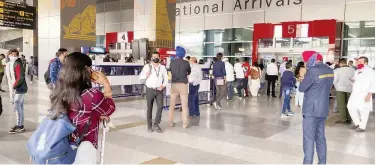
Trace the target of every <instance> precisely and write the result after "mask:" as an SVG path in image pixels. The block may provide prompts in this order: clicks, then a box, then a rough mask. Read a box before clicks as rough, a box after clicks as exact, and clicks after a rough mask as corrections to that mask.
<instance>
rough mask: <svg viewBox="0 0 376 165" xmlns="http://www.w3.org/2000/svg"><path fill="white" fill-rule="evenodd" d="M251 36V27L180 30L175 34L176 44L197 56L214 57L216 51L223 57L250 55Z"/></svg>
mask: <svg viewBox="0 0 376 165" xmlns="http://www.w3.org/2000/svg"><path fill="white" fill-rule="evenodd" d="M252 37H253V28H251V27H246V28H233V29H216V30H205V31H194V32H193V31H192V32H180V33H178V34H176V45H180V46H182V47H184V48H185V49H187V52H188V54H189V55H191V56H197V57H214V56H215V55H216V54H217V53H218V52H222V53H223V54H224V56H225V57H235V56H236V57H245V56H246V57H250V56H251V55H252Z"/></svg>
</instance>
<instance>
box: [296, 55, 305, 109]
mask: <svg viewBox="0 0 376 165" xmlns="http://www.w3.org/2000/svg"><path fill="white" fill-rule="evenodd" d="M306 72H307V70H306V68H305V64H304V62H303V61H300V62H299V63H298V65H297V66H296V68H295V72H294V74H295V77H296V79H297V81H296V86H297V89H299V85H300V83H301V82H302V81H303V79H304V76H305V74H306ZM303 99H304V93H302V92H299V90H296V93H295V106H297V107H302V106H303Z"/></svg>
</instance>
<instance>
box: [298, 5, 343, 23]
mask: <svg viewBox="0 0 376 165" xmlns="http://www.w3.org/2000/svg"><path fill="white" fill-rule="evenodd" d="M344 12H345V4H336V5H322V6H303V12H302V20H303V21H310V20H322V19H337V20H340V21H341V20H344V19H345V18H344Z"/></svg>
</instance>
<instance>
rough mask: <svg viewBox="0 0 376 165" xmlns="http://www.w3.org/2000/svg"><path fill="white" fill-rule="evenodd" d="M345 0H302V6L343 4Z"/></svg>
mask: <svg viewBox="0 0 376 165" xmlns="http://www.w3.org/2000/svg"><path fill="white" fill-rule="evenodd" d="M344 3H346V0H303V6H314V5H332V4H344Z"/></svg>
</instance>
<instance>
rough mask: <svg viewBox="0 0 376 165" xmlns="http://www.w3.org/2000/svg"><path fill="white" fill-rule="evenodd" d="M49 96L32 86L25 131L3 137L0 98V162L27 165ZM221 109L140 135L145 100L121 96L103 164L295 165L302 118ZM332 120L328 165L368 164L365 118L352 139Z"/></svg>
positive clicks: (253, 104)
mask: <svg viewBox="0 0 376 165" xmlns="http://www.w3.org/2000/svg"><path fill="white" fill-rule="evenodd" d="M48 93H49V91H48V90H47V89H46V88H45V87H43V86H39V87H38V86H37V85H31V86H30V91H29V93H28V95H27V98H26V101H27V104H26V105H25V111H26V115H25V116H26V119H25V120H26V124H25V125H26V129H27V132H26V133H23V134H18V135H9V134H8V133H7V131H8V129H9V128H10V127H11V126H12V125H13V124H14V123H15V122H14V112H13V111H12V108H11V105H10V104H9V95H8V93H4V94H2V97H3V105H4V114H3V115H2V116H1V117H0V146H1V149H0V164H15V163H18V164H19V163H28V160H29V158H28V154H27V151H26V148H25V144H26V141H27V139H28V137H30V136H31V134H32V131H33V130H35V128H36V127H37V123H38V122H39V121H41V119H43V117H44V115H45V113H46V111H47V110H48V108H49V100H48ZM224 105H225V108H224V109H223V110H219V111H218V110H214V109H213V108H211V107H208V106H207V105H202V106H201V107H200V108H201V115H202V116H201V118H193V119H192V120H191V127H190V128H188V129H183V128H181V125H182V122H181V121H179V119H180V118H181V117H180V113H179V112H178V113H175V115H176V117H175V118H176V119H178V120H177V121H176V122H177V126H176V127H174V128H168V127H167V123H166V119H167V111H164V113H163V119H162V120H163V121H162V124H161V126H162V128H163V129H164V133H162V134H157V133H148V132H146V125H145V124H146V122H145V115H146V112H145V107H146V105H145V101H144V100H142V99H141V98H132V99H130V98H128V99H120V100H117V101H116V106H117V110H116V112H115V113H114V115H113V116H112V123H113V124H114V125H115V128H112V129H111V132H109V133H108V134H107V138H106V147H105V150H106V152H105V163H107V164H248V163H258V164H266V163H273V164H300V163H301V162H302V158H303V152H302V128H301V124H302V117H301V112H300V110H299V109H298V108H295V109H293V111H295V112H296V113H297V114H296V115H295V116H293V117H288V118H283V119H281V117H280V116H279V114H280V108H281V100H280V99H276V98H267V97H264V96H261V97H259V98H249V99H243V100H239V99H237V98H235V99H234V101H231V102H226V104H224ZM336 118H337V116H336V114H331V116H330V117H329V119H328V121H327V126H326V137H327V144H328V163H333V164H374V163H375V157H374V156H375V120H374V116H373V115H371V117H370V120H369V123H368V127H367V131H366V132H365V133H355V132H353V131H352V130H350V129H349V126H344V125H337V124H334V121H335V120H336Z"/></svg>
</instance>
